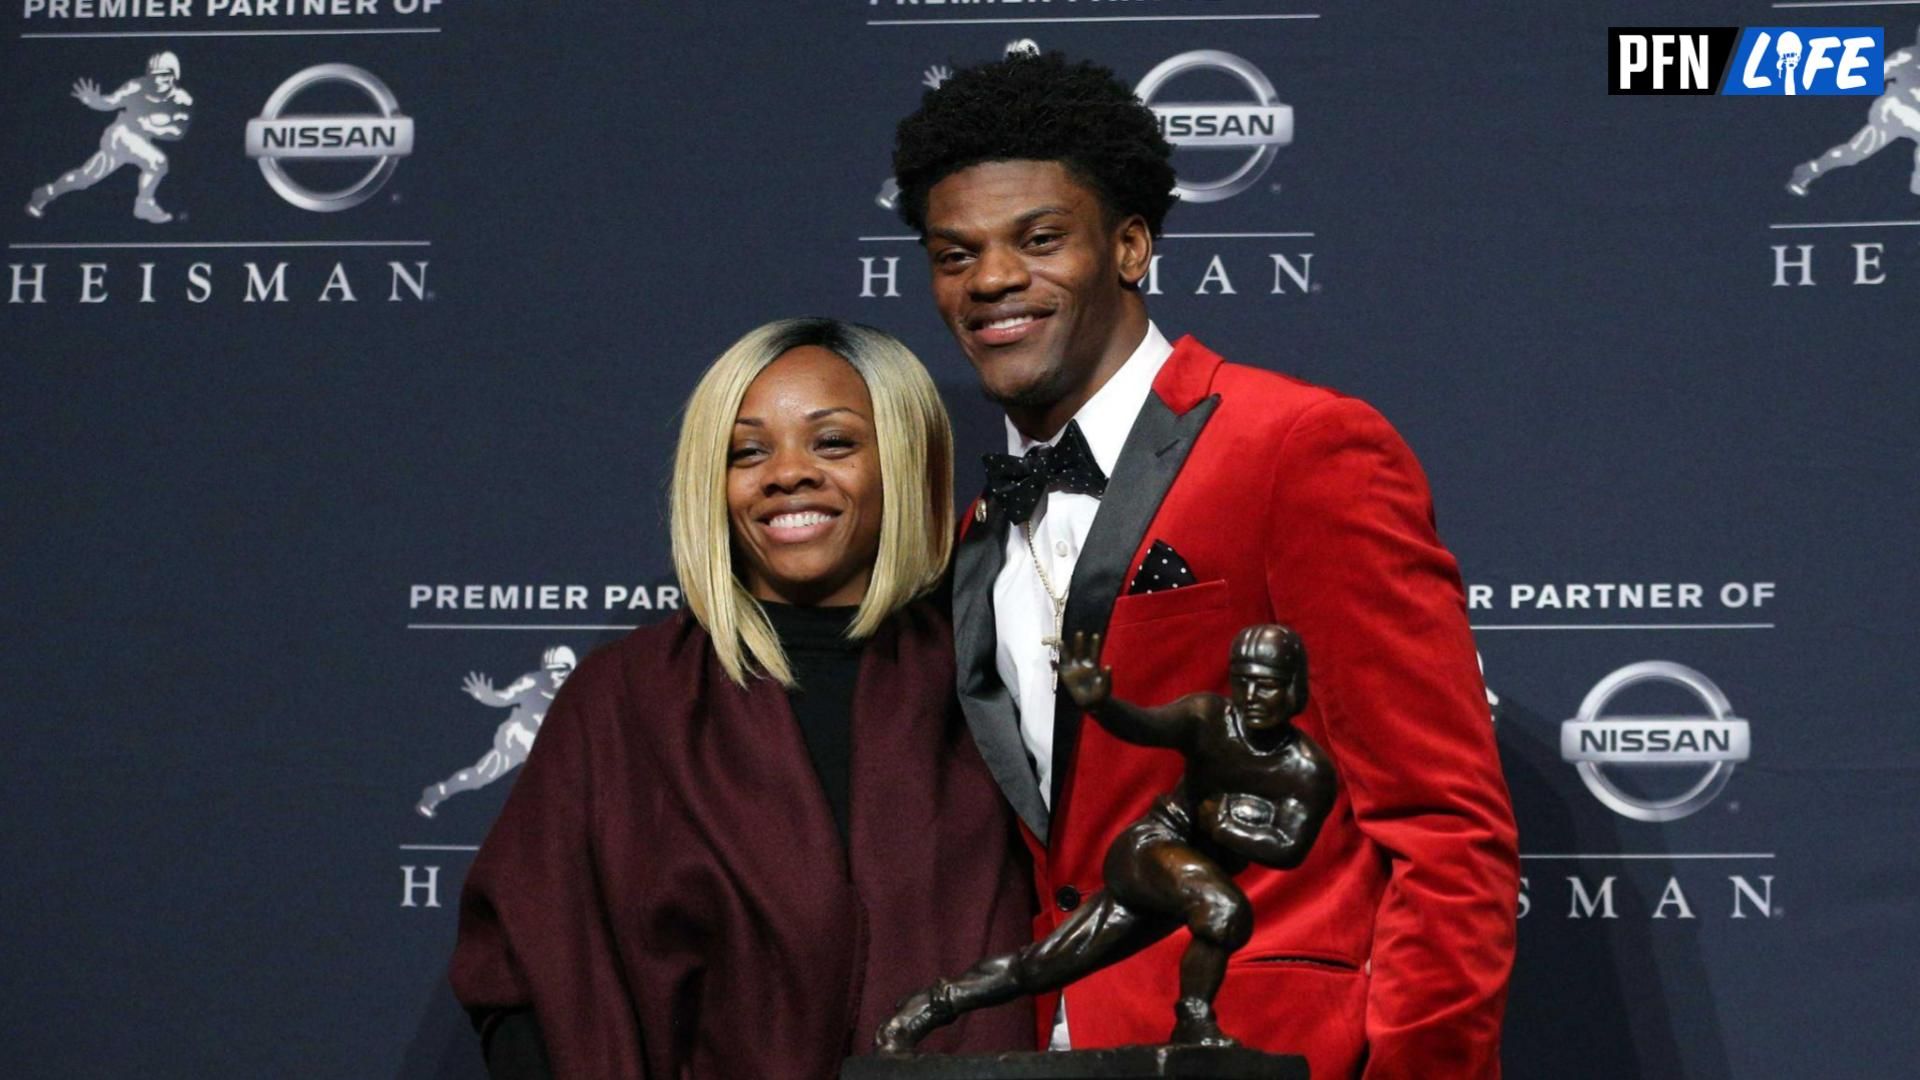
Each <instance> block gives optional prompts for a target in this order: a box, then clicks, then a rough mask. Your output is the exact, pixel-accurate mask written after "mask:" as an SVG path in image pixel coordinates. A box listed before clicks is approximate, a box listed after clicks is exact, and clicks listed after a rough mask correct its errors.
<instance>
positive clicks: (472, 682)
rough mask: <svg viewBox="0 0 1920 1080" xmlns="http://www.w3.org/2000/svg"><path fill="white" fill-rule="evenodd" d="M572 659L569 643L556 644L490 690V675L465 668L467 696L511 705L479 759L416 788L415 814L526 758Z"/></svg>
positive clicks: (429, 812) (502, 773)
mask: <svg viewBox="0 0 1920 1080" xmlns="http://www.w3.org/2000/svg"><path fill="white" fill-rule="evenodd" d="M578 663H579V661H578V660H577V659H576V658H575V656H574V655H573V650H572V649H569V648H567V647H566V646H565V645H556V646H554V647H553V648H551V649H548V650H547V651H546V654H545V655H543V656H542V657H541V658H540V670H539V671H529V672H527V673H526V674H525V675H522V676H520V677H519V678H518V679H515V680H514V681H513V682H512V683H511V684H510V685H508V686H507V687H506V688H504V689H501V690H495V689H494V688H493V680H492V679H490V678H488V677H487V676H485V675H482V674H480V673H479V672H477V671H472V672H468V673H467V678H466V680H465V681H464V682H462V683H461V684H460V688H461V689H462V690H465V691H466V692H467V694H468V695H470V696H471V697H472V698H473V700H475V701H477V702H479V703H480V704H482V705H491V706H493V707H494V708H496V709H512V710H513V711H512V712H510V713H508V714H507V718H506V720H505V721H504V722H502V723H501V725H500V726H499V727H498V728H496V729H495V730H494V733H493V749H491V750H488V751H487V752H486V753H485V754H483V755H481V757H480V760H478V761H476V762H474V763H473V764H471V765H469V766H467V767H466V768H464V769H461V770H460V771H459V772H456V773H454V774H453V775H452V776H449V777H447V778H446V779H445V780H442V781H440V782H439V783H437V784H428V785H427V786H426V789H425V790H423V791H421V792H420V801H419V802H418V803H416V804H414V809H415V810H417V811H419V812H420V816H422V817H432V816H433V815H434V812H435V811H436V810H437V809H438V808H439V806H440V804H441V803H442V802H445V801H446V800H447V798H448V797H450V796H453V795H458V794H460V793H461V792H463V791H473V790H475V789H476V788H483V787H486V786H487V785H488V784H491V783H493V782H494V781H495V780H498V779H500V778H501V777H502V776H505V775H506V774H507V773H508V772H510V771H512V770H513V768H514V767H515V766H517V765H519V764H520V763H521V762H523V761H525V760H527V753H528V751H530V750H532V749H533V740H534V737H535V736H537V735H538V734H540V723H541V721H543V720H545V719H546V718H547V708H548V707H549V706H550V705H552V704H553V696H554V695H555V694H558V693H559V692H560V686H561V684H562V683H565V682H566V681H567V676H569V675H571V674H573V669H574V667H575V666H576V665H577V664H578Z"/></svg>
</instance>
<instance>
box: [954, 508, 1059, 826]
mask: <svg viewBox="0 0 1920 1080" xmlns="http://www.w3.org/2000/svg"><path fill="white" fill-rule="evenodd" d="M1006 536H1007V519H1006V516H1005V515H1003V514H1001V513H1000V512H999V511H998V510H997V509H994V508H991V507H990V508H989V510H988V515H987V520H985V521H976V522H974V523H973V526H972V527H971V528H969V529H968V530H967V535H966V536H965V537H963V538H962V539H961V541H960V544H959V546H958V550H956V551H955V552H954V556H953V653H954V676H955V679H954V681H955V688H956V689H957V690H958V691H959V694H960V709H961V711H962V712H963V713H965V714H966V717H967V727H968V729H969V730H971V731H972V732H973V741H974V743H975V745H977V746H978V747H979V748H980V756H981V757H982V758H985V759H986V762H987V769H988V770H989V771H991V772H992V773H993V778H994V779H995V780H996V781H998V782H999V784H1000V790H1001V791H1002V792H1004V793H1005V794H1006V797H1007V802H1008V803H1009V804H1011V805H1012V806H1013V810H1014V813H1016V814H1019V815H1020V820H1021V821H1024V822H1026V824H1027V828H1029V829H1032V830H1033V834H1034V835H1035V836H1037V837H1039V838H1040V842H1041V843H1045V842H1046V839H1047V804H1046V803H1045V802H1044V801H1042V800H1041V798H1040V780H1039V778H1038V777H1037V776H1036V775H1035V774H1034V771H1033V765H1032V764H1031V763H1030V762H1029V761H1028V760H1027V747H1026V744H1025V743H1023V742H1021V741H1020V715H1019V712H1018V711H1017V710H1016V709H1015V708H1014V704H1013V695H1012V694H1011V693H1009V692H1008V690H1007V688H1006V686H1005V685H1004V684H1003V683H1001V681H1000V672H999V670H998V669H997V668H996V667H995V666H994V644H995V638H994V625H993V581H994V579H995V578H996V577H999V576H1000V566H1001V563H1003V562H1005V561H1006V550H1007V548H1006Z"/></svg>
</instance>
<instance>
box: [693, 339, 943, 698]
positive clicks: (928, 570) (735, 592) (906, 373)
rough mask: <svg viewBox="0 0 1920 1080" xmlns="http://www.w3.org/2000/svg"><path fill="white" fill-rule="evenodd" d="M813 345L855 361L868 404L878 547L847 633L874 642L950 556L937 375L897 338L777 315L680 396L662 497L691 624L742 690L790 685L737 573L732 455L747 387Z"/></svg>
mask: <svg viewBox="0 0 1920 1080" xmlns="http://www.w3.org/2000/svg"><path fill="white" fill-rule="evenodd" d="M807 345H817V346H819V347H820V348H823V349H826V350H827V351H829V352H831V353H833V354H834V355H836V356H839V357H841V358H842V359H844V360H846V362H847V363H849V364H851V365H853V369H854V370H855V371H857V372H859V373H860V377H861V378H862V379H863V380H865V381H866V384H867V393H868V395H869V396H870V397H872V399H873V429H874V439H875V442H876V443H877V444H878V448H879V451H880V490H881V493H882V508H881V514H880V550H879V554H878V557H877V558H876V560H875V562H874V566H873V577H872V581H871V583H870V584H869V585H868V587H867V595H866V598H865V599H864V600H862V601H861V602H860V609H859V611H858V612H856V613H855V615H854V619H853V625H852V626H850V627H848V629H847V635H848V636H849V637H852V638H855V639H860V638H866V637H870V636H871V635H872V634H873V632H874V631H875V630H877V629H879V627H880V624H881V623H883V622H885V621H886V619H887V617H888V616H890V615H892V614H893V613H894V612H896V611H898V610H900V609H901V608H902V607H905V606H906V605H907V604H908V603H909V602H910V601H912V600H913V599H914V598H916V597H918V596H920V595H921V594H923V593H925V592H927V591H928V590H930V589H932V588H933V587H934V585H935V584H937V583H938V582H939V580H940V576H941V574H943V573H944V572H945V571H946V566H947V556H948V555H949V554H950V553H951V552H952V549H953V430H952V428H951V426H950V424H949V422H948V420H947V410H946V407H945V406H944V405H943V404H941V401H940V393H939V391H938V390H936V389H935V388H934V385H933V378H932V376H930V375H928V374H927V369H926V368H925V367H924V366H922V365H921V363H920V360H919V358H918V357H916V356H914V355H913V352H912V351H911V350H909V349H908V348H907V347H906V346H905V345H904V344H902V343H901V342H900V341H899V339H897V338H895V337H893V336H892V335H891V334H887V333H884V332H882V331H879V330H875V329H873V328H872V327H868V326H860V325H858V324H855V323H848V322H841V321H839V320H837V319H821V318H807V319H781V320H779V321H777V322H770V323H768V324H766V325H765V326H762V327H759V328H758V329H755V330H752V331H750V332H748V334H747V335H746V336H745V337H743V338H741V339H740V340H739V341H736V342H734V343H733V345H732V347H730V348H728V349H727V351H726V352H724V353H721V354H720V358H719V359H718V360H715V361H714V362H713V366H712V367H710V368H708V369H707V373H706V374H705V375H703V376H701V378H700V383H699V385H697V386H695V387H694V388H693V394H692V396H690V397H688V398H687V408H686V413H685V415H684V417H683V418H682V420H681V424H680V445H679V448H678V450H677V451H676V452H675V454H674V461H673V483H672V486H671V489H670V492H669V496H668V513H669V516H670V518H671V523H670V531H671V533H672V536H673V567H674V571H675V572H676V573H678V574H679V576H680V589H681V593H682V595H684V596H685V597H686V600H687V606H688V607H689V608H690V609H692V611H693V617H694V618H696V619H698V620H700V625H701V626H703V627H705V628H706V631H707V634H708V635H709V636H710V637H711V638H712V639H713V648H714V651H715V652H716V653H718V654H719V656H720V663H721V666H723V667H724V668H726V671H727V674H728V675H729V676H730V677H732V679H733V681H734V682H736V683H738V684H740V685H742V686H745V685H746V683H747V680H748V678H749V677H752V676H756V675H764V676H765V677H767V678H770V679H774V680H775V681H777V682H779V683H780V685H782V686H786V687H791V686H793V685H794V680H793V669H792V667H791V666H790V665H789V664H788V663H787V655H786V652H785V650H783V649H782V648H781V647H780V638H779V636H778V635H777V634H775V633H774V630H773V625H772V623H770V622H769V621H768V620H767V613H766V610H765V609H764V608H762V607H761V606H760V602H759V601H758V600H756V599H754V597H753V595H752V594H751V593H749V592H748V591H747V587H746V585H745V584H744V583H743V582H742V581H741V580H740V577H739V575H738V574H737V573H736V572H735V570H734V546H733V530H732V526H731V521H730V519H729V517H728V514H727V467H728V466H727V455H728V451H729V450H730V449H731V447H732V445H733V422H734V420H735V419H736V418H737V417H738V416H739V415H740V402H741V400H742V399H743V398H745V397H746V394H747V387H748V385H750V384H751V383H752V382H753V380H754V379H755V378H756V377H758V376H759V374H760V373H761V372H762V371H764V370H766V368H767V365H769V364H771V363H773V362H774V361H775V360H777V359H779V358H780V357H781V356H782V355H783V354H785V353H787V352H788V351H790V350H793V349H797V348H801V347H803V346H807Z"/></svg>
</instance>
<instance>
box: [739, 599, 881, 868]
mask: <svg viewBox="0 0 1920 1080" xmlns="http://www.w3.org/2000/svg"><path fill="white" fill-rule="evenodd" d="M761 607H763V608H765V609H766V612H767V618H768V620H769V621H771V622H772V623H773V630H774V633H776V634H778V635H780V645H781V647H782V648H784V649H785V650H786V651H787V663H788V664H789V665H790V666H791V667H792V668H793V679H794V683H795V684H796V685H795V686H794V688H793V689H792V690H791V691H789V692H788V694H787V700H788V701H789V702H790V703H791V704H792V706H793V719H794V722H796V723H798V724H799V725H800V734H801V736H802V737H804V738H805V739H806V743H807V756H808V757H810V758H812V759H813V771H814V772H815V773H817V774H819V777H820V786H821V787H822V788H824V789H826V793H827V805H828V806H830V807H832V808H833V822H834V824H835V825H838V826H839V827H840V840H841V842H842V843H844V842H846V839H847V804H848V801H849V799H850V798H851V796H850V794H849V792H850V788H851V785H852V777H853V689H854V684H855V683H856V682H858V681H859V678H860V651H861V649H862V648H864V647H865V642H860V641H849V640H848V639H847V627H848V626H851V625H852V624H853V617H854V615H855V614H856V613H857V612H858V611H859V610H860V609H859V608H857V607H795V606H793V605H791V604H776V603H773V602H772V601H762V602H761Z"/></svg>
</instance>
